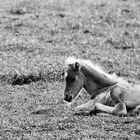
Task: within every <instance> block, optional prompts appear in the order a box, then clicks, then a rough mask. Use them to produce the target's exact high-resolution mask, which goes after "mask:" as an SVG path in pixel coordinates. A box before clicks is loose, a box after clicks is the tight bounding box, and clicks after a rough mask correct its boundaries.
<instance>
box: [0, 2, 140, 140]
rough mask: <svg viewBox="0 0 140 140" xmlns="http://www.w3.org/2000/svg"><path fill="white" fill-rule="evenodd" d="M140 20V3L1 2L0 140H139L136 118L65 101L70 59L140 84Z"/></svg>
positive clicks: (85, 96)
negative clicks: (81, 109)
mask: <svg viewBox="0 0 140 140" xmlns="http://www.w3.org/2000/svg"><path fill="white" fill-rule="evenodd" d="M139 15H140V1H139V0H117V1H116V0H0V140H90V139H92V140H93V139H107V140H108V139H111V140H112V139H116V140H118V139H123V140H124V139H130V140H133V139H134V140H136V139H140V117H139V115H133V116H129V115H128V116H125V117H119V116H113V115H107V116H104V115H83V114H81V115H80V114H79V115H76V114H74V111H73V108H72V109H71V108H69V107H68V106H66V104H65V103H64V102H63V91H64V87H65V83H64V78H63V73H64V70H65V60H66V58H67V57H68V56H75V57H77V58H84V59H90V60H92V61H93V62H94V63H97V64H99V65H100V66H102V67H103V68H104V70H106V72H110V73H113V72H115V73H116V74H118V75H119V76H121V77H123V78H124V79H126V80H128V81H129V82H131V83H134V84H135V83H136V84H137V83H140V61H139V60H140V16H139ZM89 99H90V97H89V95H88V94H87V93H85V91H82V93H81V96H80V97H79V99H78V101H77V103H76V104H75V105H74V106H73V107H75V106H76V105H80V104H82V103H85V102H86V101H88V100H89Z"/></svg>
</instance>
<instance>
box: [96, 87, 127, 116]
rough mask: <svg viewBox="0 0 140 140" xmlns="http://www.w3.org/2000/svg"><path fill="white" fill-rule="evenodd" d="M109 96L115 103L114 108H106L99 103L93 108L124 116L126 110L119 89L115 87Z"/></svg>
mask: <svg viewBox="0 0 140 140" xmlns="http://www.w3.org/2000/svg"><path fill="white" fill-rule="evenodd" d="M110 96H111V98H112V100H113V101H114V103H115V106H114V107H110V106H106V105H103V104H101V103H96V104H95V108H96V109H97V110H100V111H103V112H106V113H111V114H118V115H126V114H127V110H126V105H125V102H124V99H123V98H124V97H123V94H122V91H121V89H120V88H119V87H115V88H114V89H112V91H111V93H110Z"/></svg>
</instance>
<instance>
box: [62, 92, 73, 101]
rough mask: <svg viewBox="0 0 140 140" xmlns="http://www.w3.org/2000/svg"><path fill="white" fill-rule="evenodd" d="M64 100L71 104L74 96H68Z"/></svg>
mask: <svg viewBox="0 0 140 140" xmlns="http://www.w3.org/2000/svg"><path fill="white" fill-rule="evenodd" d="M64 100H65V101H67V102H71V101H72V96H70V95H68V94H66V95H65V97H64Z"/></svg>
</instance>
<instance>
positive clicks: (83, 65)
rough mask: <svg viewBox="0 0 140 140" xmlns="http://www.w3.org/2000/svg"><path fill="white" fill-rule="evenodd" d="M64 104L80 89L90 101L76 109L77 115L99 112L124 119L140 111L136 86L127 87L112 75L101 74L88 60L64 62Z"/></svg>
mask: <svg viewBox="0 0 140 140" xmlns="http://www.w3.org/2000/svg"><path fill="white" fill-rule="evenodd" d="M66 65H67V71H66V72H65V81H66V86H65V91H64V100H65V101H67V102H71V101H72V100H73V99H74V98H75V97H76V96H77V95H78V93H79V91H80V90H81V89H82V88H84V89H85V90H86V91H87V92H88V94H89V95H91V100H90V101H89V102H87V103H85V104H83V105H80V106H77V107H76V109H75V110H76V111H78V112H91V111H95V110H98V111H101V112H106V113H111V114H118V115H126V114H127V112H128V111H131V112H137V111H138V110H139V108H140V85H131V84H130V83H128V82H126V81H124V80H123V79H122V78H120V77H118V76H116V75H115V74H112V75H111V74H108V73H106V72H104V71H103V70H102V69H101V68H100V67H99V66H96V65H94V64H92V62H91V61H90V60H82V59H75V58H72V57H69V58H68V59H67V60H66Z"/></svg>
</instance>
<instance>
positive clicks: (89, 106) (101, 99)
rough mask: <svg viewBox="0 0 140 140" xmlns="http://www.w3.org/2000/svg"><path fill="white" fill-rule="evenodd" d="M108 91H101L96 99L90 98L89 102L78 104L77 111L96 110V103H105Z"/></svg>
mask: <svg viewBox="0 0 140 140" xmlns="http://www.w3.org/2000/svg"><path fill="white" fill-rule="evenodd" d="M106 94H108V93H101V94H100V95H98V96H96V97H95V99H92V100H90V101H89V102H87V103H85V104H82V105H80V106H77V107H76V109H75V111H76V112H90V111H94V110H95V103H102V104H104V103H105V102H106V101H105V100H106V99H105V96H106Z"/></svg>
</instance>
